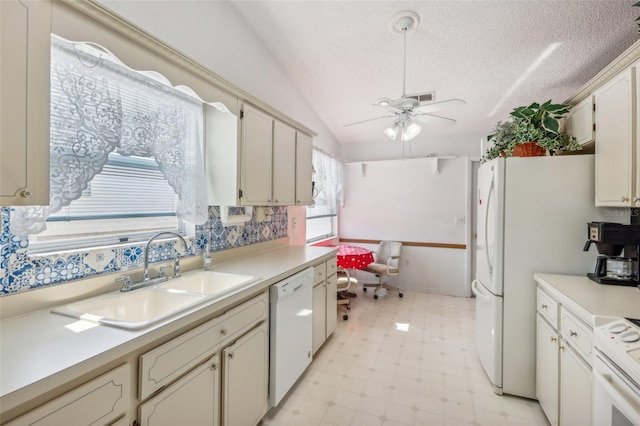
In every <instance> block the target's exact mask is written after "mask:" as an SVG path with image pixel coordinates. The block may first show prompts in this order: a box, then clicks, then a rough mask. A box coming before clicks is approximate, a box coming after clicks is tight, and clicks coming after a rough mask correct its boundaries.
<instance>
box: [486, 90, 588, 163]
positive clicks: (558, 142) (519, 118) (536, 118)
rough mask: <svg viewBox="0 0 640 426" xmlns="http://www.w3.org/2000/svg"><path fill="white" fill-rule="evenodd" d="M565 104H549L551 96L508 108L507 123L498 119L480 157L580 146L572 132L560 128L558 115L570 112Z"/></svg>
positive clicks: (538, 153) (534, 153) (535, 153)
mask: <svg viewBox="0 0 640 426" xmlns="http://www.w3.org/2000/svg"><path fill="white" fill-rule="evenodd" d="M570 108H571V107H570V106H569V105H567V104H552V103H551V100H549V101H547V102H545V103H543V104H539V103H537V102H534V103H532V104H531V105H527V106H520V107H517V108H514V109H513V111H511V113H510V115H511V117H510V119H509V121H507V122H505V123H511V124H510V125H507V124H505V123H500V122H499V123H498V125H496V128H495V131H494V133H493V134H491V135H489V137H488V141H490V142H493V146H492V147H491V148H490V149H489V150H488V151H487V153H486V154H485V156H484V157H483V161H487V160H490V159H492V158H496V157H498V156H499V155H502V153H504V156H507V157H510V156H515V157H531V156H542V155H546V153H547V151H548V152H549V153H550V154H551V155H553V154H554V153H555V152H556V151H557V150H567V151H574V150H578V149H582V147H581V146H580V145H579V144H578V143H577V142H576V139H575V138H574V137H573V136H569V135H565V134H562V133H561V132H560V121H559V120H560V118H562V117H563V116H564V115H565V114H567V113H568V112H569V109H570Z"/></svg>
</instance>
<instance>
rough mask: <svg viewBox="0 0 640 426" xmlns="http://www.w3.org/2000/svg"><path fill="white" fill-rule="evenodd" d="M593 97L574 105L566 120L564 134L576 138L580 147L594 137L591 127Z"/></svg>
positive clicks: (592, 127)
mask: <svg viewBox="0 0 640 426" xmlns="http://www.w3.org/2000/svg"><path fill="white" fill-rule="evenodd" d="M593 115H594V111H593V96H588V97H587V98H586V99H584V100H583V101H582V102H580V103H578V104H576V105H574V106H573V107H572V108H571V111H570V112H569V114H568V115H567V118H566V124H565V126H566V128H565V130H566V133H567V134H568V135H570V136H573V137H574V138H576V142H577V143H579V144H580V145H585V144H588V143H589V142H592V141H593V139H594V136H595V130H594V126H593Z"/></svg>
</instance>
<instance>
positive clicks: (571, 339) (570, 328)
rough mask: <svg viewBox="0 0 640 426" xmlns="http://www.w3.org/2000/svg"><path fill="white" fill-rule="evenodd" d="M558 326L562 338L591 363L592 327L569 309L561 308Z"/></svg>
mask: <svg viewBox="0 0 640 426" xmlns="http://www.w3.org/2000/svg"><path fill="white" fill-rule="evenodd" d="M561 312H562V314H561V315H562V316H561V317H560V326H561V328H562V331H561V333H560V334H562V338H563V339H564V340H565V341H566V342H568V343H569V344H570V345H571V347H572V348H574V349H575V350H576V352H578V353H579V354H580V356H582V357H583V358H584V359H585V360H586V361H587V363H589V365H591V356H592V352H593V329H592V328H591V327H589V326H588V325H587V324H585V323H584V322H583V321H582V320H581V319H579V318H578V317H576V316H575V315H574V314H573V313H572V312H571V311H568V310H567V309H565V308H564V306H563V307H562V308H561Z"/></svg>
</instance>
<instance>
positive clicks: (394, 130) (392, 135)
mask: <svg viewBox="0 0 640 426" xmlns="http://www.w3.org/2000/svg"><path fill="white" fill-rule="evenodd" d="M398 131H400V126H399V125H398V124H397V123H394V124H393V126H391V127H387V128H386V129H384V135H385V136H386V137H388V138H389V139H391V140H392V141H395V140H396V138H397V137H398Z"/></svg>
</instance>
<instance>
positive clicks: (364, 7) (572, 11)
mask: <svg viewBox="0 0 640 426" xmlns="http://www.w3.org/2000/svg"><path fill="white" fill-rule="evenodd" d="M633 3H635V0H633V1H621V0H601V1H576V0H557V1H536V0H519V1H454V0H449V1H413V2H404V1H238V2H234V3H233V4H234V7H235V8H236V9H237V11H238V13H239V14H240V15H241V16H242V17H243V19H244V20H245V21H246V22H247V23H248V24H249V26H250V27H252V28H253V29H254V31H255V32H256V34H257V35H258V36H259V37H260V38H261V39H262V40H263V42H264V44H265V46H266V47H267V49H269V50H270V51H271V52H272V54H273V55H274V57H276V59H277V60H278V61H279V62H280V63H281V64H282V67H283V69H284V70H286V72H287V73H288V74H289V77H290V79H291V81H292V82H293V83H294V84H295V85H296V86H297V87H298V89H299V90H300V91H301V92H302V93H303V94H304V96H305V97H306V99H307V101H308V103H309V104H310V105H311V106H312V108H313V109H314V110H315V111H316V112H317V114H318V115H319V117H320V118H321V119H322V120H323V121H324V122H325V123H326V125H327V127H328V128H329V129H330V131H331V132H332V133H333V135H334V136H335V138H336V139H337V140H338V141H339V142H340V143H364V142H380V141H384V140H386V138H385V137H384V135H383V134H382V130H383V129H384V128H385V127H388V126H389V124H390V123H391V119H388V120H378V121H374V122H370V123H366V124H360V125H357V126H350V127H344V125H345V124H347V123H351V122H355V121H360V120H366V119H368V118H373V117H378V116H383V115H386V111H385V110H382V109H381V108H379V107H375V106H372V105H371V104H373V103H374V102H375V100H376V99H378V98H382V97H388V98H392V99H395V98H398V97H400V95H401V93H402V36H401V35H398V34H396V33H394V32H392V31H391V29H390V24H391V18H392V16H394V14H396V13H397V12H399V11H402V10H413V11H415V12H416V13H418V15H419V16H420V18H421V22H420V25H419V26H418V28H417V30H416V31H413V32H411V33H409V34H408V35H407V94H412V93H422V92H431V91H433V92H435V100H436V101H442V100H446V99H450V98H460V99H464V100H465V101H466V102H467V105H466V106H465V107H462V108H459V109H452V110H447V111H442V112H441V113H439V114H440V115H442V116H448V117H451V118H455V119H456V120H457V121H458V123H457V124H456V125H455V126H453V127H445V128H442V127H436V126H429V125H426V124H423V125H422V128H423V130H422V133H421V134H420V135H418V137H417V139H416V141H419V140H420V139H421V138H427V137H429V136H430V135H463V134H478V133H480V134H487V133H488V132H489V131H490V130H491V129H492V127H493V125H494V124H495V123H496V122H497V121H498V120H504V119H505V118H507V116H508V113H509V111H511V109H513V107H515V106H518V105H522V104H528V103H530V102H533V101H542V102H543V101H546V100H547V99H553V101H556V102H561V101H563V100H565V99H566V98H568V97H569V96H570V95H571V94H572V93H573V92H574V91H575V90H577V89H578V88H580V87H581V86H582V85H583V84H584V83H586V82H587V81H588V80H589V79H591V78H592V77H593V76H594V75H595V74H597V73H598V72H599V71H600V70H601V69H602V68H604V67H605V66H606V65H607V64H608V63H609V62H611V61H612V60H613V59H615V58H616V57H617V56H618V55H619V54H620V53H622V52H623V51H624V50H625V49H626V48H627V47H629V46H630V45H631V44H633V43H634V42H635V41H636V40H637V39H638V35H637V28H636V25H635V22H634V20H635V18H636V17H637V15H640V8H633V7H632V4H633Z"/></svg>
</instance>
